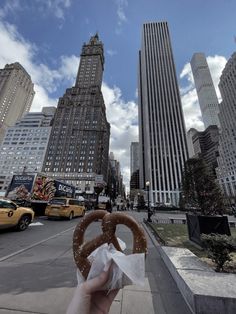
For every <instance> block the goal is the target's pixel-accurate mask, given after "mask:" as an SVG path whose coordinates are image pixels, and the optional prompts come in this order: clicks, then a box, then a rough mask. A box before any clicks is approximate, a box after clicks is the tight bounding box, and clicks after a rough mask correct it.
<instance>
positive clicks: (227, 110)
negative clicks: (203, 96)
mask: <svg viewBox="0 0 236 314" xmlns="http://www.w3.org/2000/svg"><path fill="white" fill-rule="evenodd" d="M219 89H220V92H221V96H222V102H221V103H220V105H219V109H220V113H219V120H220V125H221V132H220V139H219V157H218V168H217V178H218V180H219V183H220V185H221V187H222V189H223V190H224V193H225V195H226V196H227V197H228V198H229V199H231V202H232V203H234V204H236V202H235V197H236V52H235V53H234V54H233V55H232V56H231V58H230V59H229V60H228V62H227V64H226V66H225V68H224V70H223V72H222V75H221V77H220V83H219Z"/></svg>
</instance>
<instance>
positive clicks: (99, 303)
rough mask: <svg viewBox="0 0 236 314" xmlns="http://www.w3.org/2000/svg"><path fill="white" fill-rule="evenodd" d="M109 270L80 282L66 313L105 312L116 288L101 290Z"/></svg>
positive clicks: (109, 305)
mask: <svg viewBox="0 0 236 314" xmlns="http://www.w3.org/2000/svg"><path fill="white" fill-rule="evenodd" d="M109 271H110V270H108V271H106V272H105V271H104V272H102V273H101V274H100V275H99V276H98V277H96V278H93V279H90V280H88V281H84V282H83V283H80V284H79V285H78V287H77V288H76V290H75V293H74V297H73V299H72V301H71V303H70V305H69V307H68V309H67V312H66V314H101V313H103V314H107V313H108V312H109V310H110V307H111V304H112V302H113V300H114V298H115V296H116V295H117V293H118V290H111V291H109V292H108V291H107V290H101V288H102V287H103V286H104V285H105V283H106V282H107V281H108V279H109Z"/></svg>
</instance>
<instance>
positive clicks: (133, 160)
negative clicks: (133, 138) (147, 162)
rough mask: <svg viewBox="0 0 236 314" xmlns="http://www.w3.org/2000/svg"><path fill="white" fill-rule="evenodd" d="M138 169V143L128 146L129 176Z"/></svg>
mask: <svg viewBox="0 0 236 314" xmlns="http://www.w3.org/2000/svg"><path fill="white" fill-rule="evenodd" d="M138 169H139V142H131V145H130V176H132V174H133V172H135V171H136V170H138Z"/></svg>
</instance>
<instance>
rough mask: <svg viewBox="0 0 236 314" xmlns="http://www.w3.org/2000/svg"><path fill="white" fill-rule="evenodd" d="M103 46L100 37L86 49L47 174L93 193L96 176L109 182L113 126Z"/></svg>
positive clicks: (58, 123) (62, 107)
mask: <svg viewBox="0 0 236 314" xmlns="http://www.w3.org/2000/svg"><path fill="white" fill-rule="evenodd" d="M103 69H104V53H103V44H102V42H101V41H100V40H99V37H98V35H97V34H96V35H95V36H92V37H91V38H90V40H89V43H87V44H86V43H85V44H84V45H83V47H82V53H81V57H80V65H79V70H78V74H77V78H76V82H75V86H73V87H72V88H68V89H67V90H66V92H65V94H64V96H63V97H61V98H60V99H59V102H58V107H57V111H56V114H55V118H54V122H53V126H52V132H51V136H50V139H49V145H48V149H47V153H46V157H45V160H44V166H43V170H44V172H45V173H47V175H49V176H51V177H54V178H55V179H60V180H63V181H64V182H66V183H70V184H74V185H75V186H77V187H78V189H79V190H80V191H85V187H86V191H93V187H94V182H95V177H96V175H103V178H104V181H105V182H106V180H107V172H108V152H109V138H110V124H109V123H108V122H107V119H106V107H105V104H104V99H103V95H102V92H101V84H102V75H103Z"/></svg>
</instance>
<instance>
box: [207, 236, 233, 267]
mask: <svg viewBox="0 0 236 314" xmlns="http://www.w3.org/2000/svg"><path fill="white" fill-rule="evenodd" d="M201 240H202V244H203V246H204V247H205V248H206V249H207V251H208V254H209V257H210V258H211V260H212V261H213V262H214V263H215V264H216V269H215V270H216V271H223V269H224V264H225V263H226V262H229V261H231V260H232V259H231V257H230V253H231V252H232V251H233V250H234V244H233V240H232V238H231V237H229V236H227V235H222V234H215V233H211V234H209V235H207V234H202V236H201Z"/></svg>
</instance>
